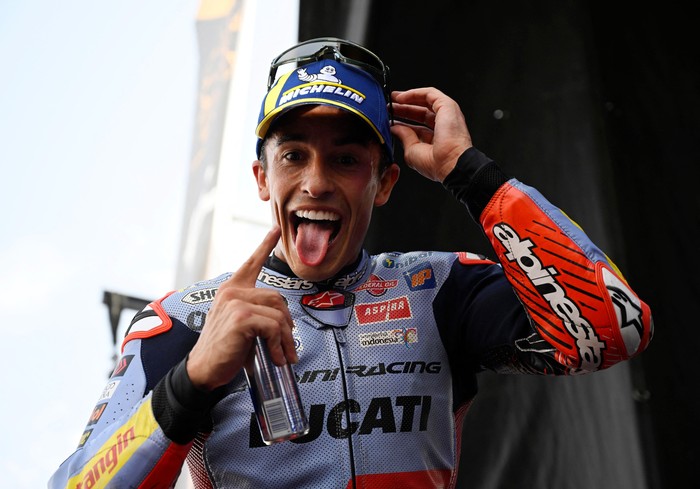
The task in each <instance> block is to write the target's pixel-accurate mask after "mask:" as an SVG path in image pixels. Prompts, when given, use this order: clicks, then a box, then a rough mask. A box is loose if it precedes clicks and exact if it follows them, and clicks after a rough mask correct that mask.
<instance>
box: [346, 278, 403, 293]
mask: <svg viewBox="0 0 700 489" xmlns="http://www.w3.org/2000/svg"><path fill="white" fill-rule="evenodd" d="M398 284H399V281H398V280H384V279H383V278H382V277H380V276H379V275H375V274H372V275H370V277H369V280H367V281H366V282H365V283H363V284H362V285H360V286H359V287H358V288H357V289H355V292H361V291H363V290H366V291H367V292H369V293H370V295H373V296H375V297H379V296H382V295H384V294H386V291H387V290H388V289H393V288H394V287H396V286H397V285H398Z"/></svg>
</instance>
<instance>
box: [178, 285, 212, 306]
mask: <svg viewBox="0 0 700 489" xmlns="http://www.w3.org/2000/svg"><path fill="white" fill-rule="evenodd" d="M217 290H219V289H218V287H213V288H210V289H202V290H195V291H194V292H190V293H189V294H186V295H184V296H182V299H180V300H181V301H182V302H184V303H185V304H193V305H194V304H203V303H205V302H212V301H213V300H214V296H215V295H216V291H217Z"/></svg>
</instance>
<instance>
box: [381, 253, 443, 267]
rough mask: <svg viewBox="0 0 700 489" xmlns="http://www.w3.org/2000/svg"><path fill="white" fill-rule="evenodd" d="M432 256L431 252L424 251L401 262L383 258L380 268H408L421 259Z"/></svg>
mask: <svg viewBox="0 0 700 489" xmlns="http://www.w3.org/2000/svg"><path fill="white" fill-rule="evenodd" d="M432 254H433V252H432V251H426V252H424V253H418V254H416V255H414V256H409V257H404V259H403V260H394V259H393V258H384V259H383V260H382V266H383V267H384V268H406V267H410V266H411V265H413V264H414V263H416V262H417V261H418V260H422V259H423V258H428V257H429V256H431V255H432Z"/></svg>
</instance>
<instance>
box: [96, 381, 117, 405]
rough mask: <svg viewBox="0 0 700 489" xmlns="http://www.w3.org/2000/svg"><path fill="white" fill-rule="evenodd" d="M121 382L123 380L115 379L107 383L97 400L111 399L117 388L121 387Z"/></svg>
mask: <svg viewBox="0 0 700 489" xmlns="http://www.w3.org/2000/svg"><path fill="white" fill-rule="evenodd" d="M120 382H121V380H114V381H112V382H109V383H107V385H106V386H105V388H104V390H103V391H102V395H101V396H100V398H99V399H98V400H97V402H100V401H105V400H107V399H110V398H111V397H112V396H113V395H114V392H115V391H116V390H117V387H119V383H120Z"/></svg>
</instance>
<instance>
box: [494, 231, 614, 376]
mask: <svg viewBox="0 0 700 489" xmlns="http://www.w3.org/2000/svg"><path fill="white" fill-rule="evenodd" d="M493 234H494V236H495V237H496V238H497V239H498V240H499V241H500V242H501V244H502V245H503V246H504V247H505V248H506V250H508V252H507V253H506V254H505V257H506V259H507V260H508V261H511V262H516V263H517V265H518V267H520V269H521V270H522V271H523V272H525V274H526V275H527V278H528V279H529V280H530V282H531V283H532V285H534V286H535V289H536V290H537V292H539V294H540V295H541V296H542V297H543V298H544V299H545V300H546V301H547V302H548V303H549V305H550V306H551V308H552V311H553V312H554V313H555V314H556V315H557V316H559V318H560V319H561V320H562V322H563V324H564V326H565V327H566V329H567V331H568V332H569V333H571V335H572V336H573V337H574V339H575V340H576V346H577V348H578V351H579V355H580V357H581V365H580V367H581V368H582V369H584V370H597V369H598V368H599V367H600V365H601V363H602V361H603V358H602V351H603V349H604V348H605V344H604V343H603V342H602V341H601V340H600V339H599V338H598V337H597V336H596V334H595V330H594V329H593V327H592V326H591V325H590V323H589V322H588V321H587V320H586V319H585V318H584V317H583V316H582V315H581V311H580V310H579V308H578V306H577V305H576V303H575V302H574V301H572V300H571V299H569V298H568V297H567V296H566V291H565V290H564V288H563V287H562V286H561V285H560V284H559V282H557V280H556V279H555V278H554V277H555V276H556V275H559V272H558V271H557V269H556V268H554V267H551V266H550V267H545V266H544V265H543V264H542V261H541V260H540V259H539V257H538V256H537V255H536V254H535V253H533V251H532V249H531V248H535V244H534V243H533V242H532V241H530V240H529V239H524V240H523V239H520V236H518V234H517V233H516V232H515V230H514V229H513V228H511V227H510V226H508V225H507V224H505V223H501V224H497V225H495V226H494V227H493Z"/></svg>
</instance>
